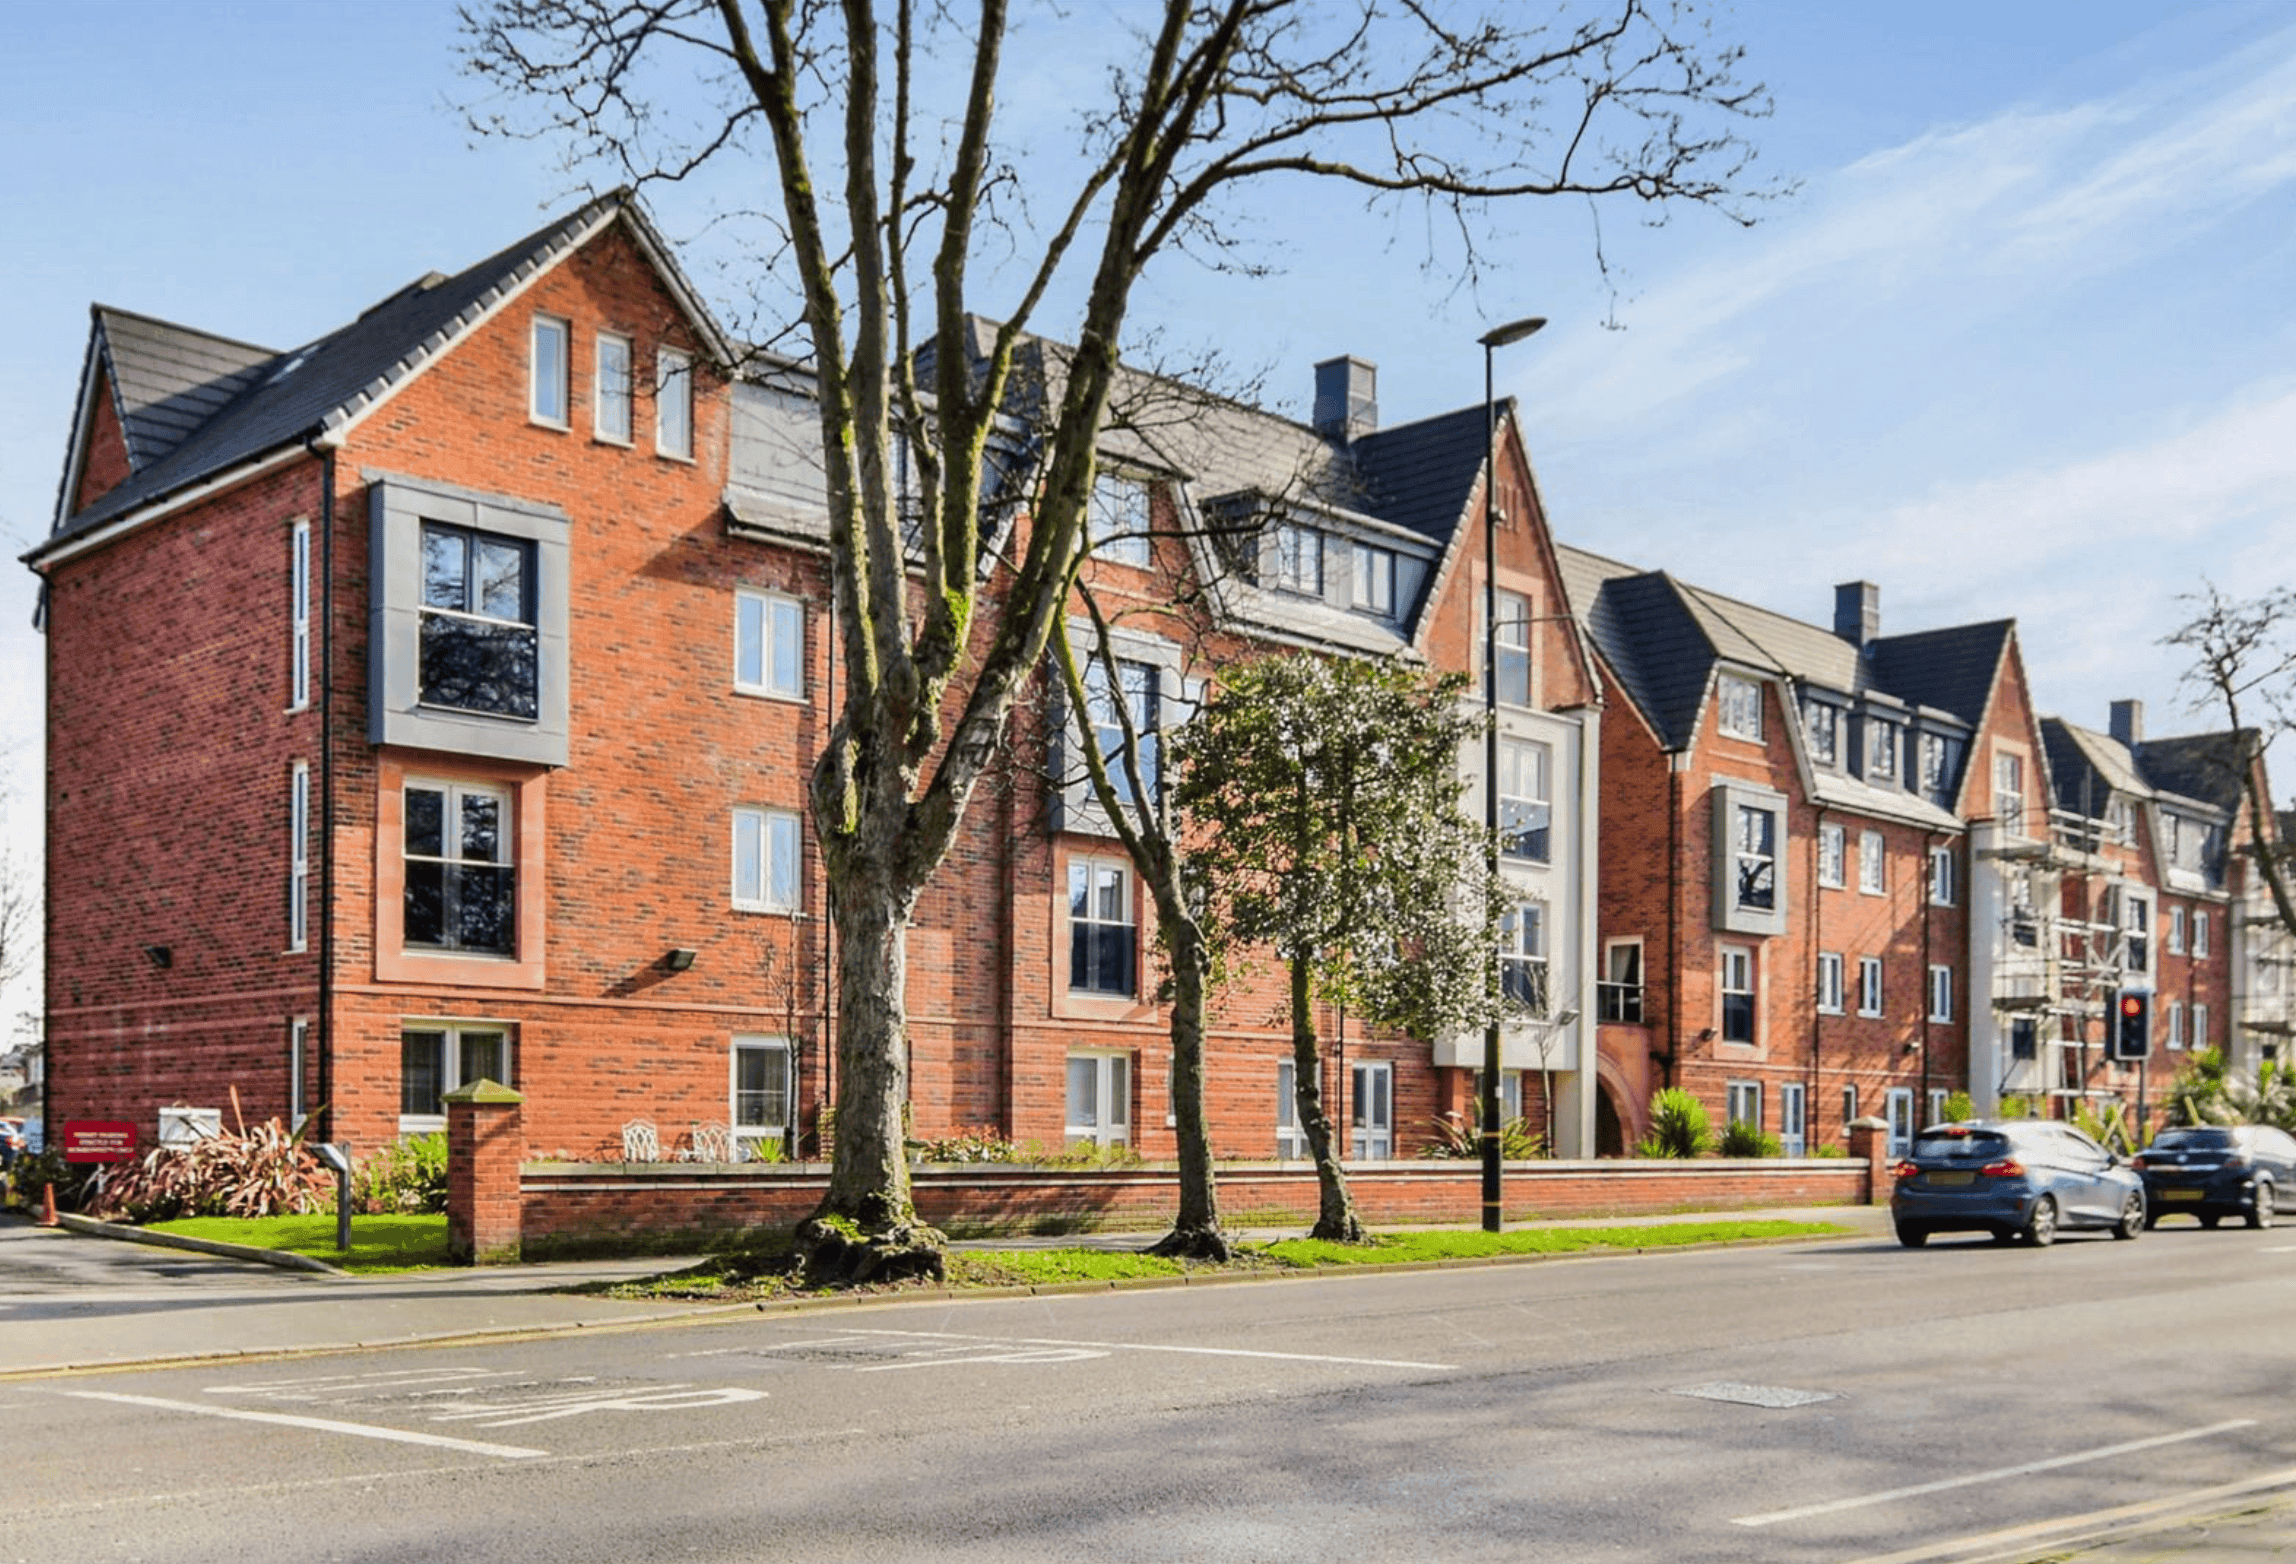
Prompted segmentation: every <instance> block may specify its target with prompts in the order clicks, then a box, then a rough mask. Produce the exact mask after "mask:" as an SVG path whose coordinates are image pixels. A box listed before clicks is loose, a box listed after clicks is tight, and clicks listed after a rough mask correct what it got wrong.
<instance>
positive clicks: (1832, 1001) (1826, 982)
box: [1818, 950, 1846, 1016]
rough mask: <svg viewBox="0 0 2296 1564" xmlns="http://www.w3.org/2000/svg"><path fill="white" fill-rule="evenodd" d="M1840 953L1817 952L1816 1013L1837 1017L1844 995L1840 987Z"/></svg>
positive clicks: (1841, 972) (1831, 951) (1841, 975)
mask: <svg viewBox="0 0 2296 1564" xmlns="http://www.w3.org/2000/svg"><path fill="white" fill-rule="evenodd" d="M1843 970H1844V969H1843V965H1842V953H1841V952H1840V951H1838V950H1821V951H1819V952H1818V1013H1819V1014H1820V1015H1829V1016H1838V1015H1840V1014H1841V1013H1842V1001H1843V1000H1844V998H1845V997H1846V994H1845V992H1844V990H1843V987H1842V977H1843Z"/></svg>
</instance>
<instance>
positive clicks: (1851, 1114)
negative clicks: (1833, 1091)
mask: <svg viewBox="0 0 2296 1564" xmlns="http://www.w3.org/2000/svg"><path fill="white" fill-rule="evenodd" d="M1857 1117H1858V1089H1857V1086H1856V1084H1855V1083H1852V1084H1850V1085H1847V1086H1844V1087H1843V1088H1842V1128H1843V1129H1848V1128H1849V1127H1850V1126H1851V1125H1852V1124H1855V1123H1856V1122H1857Z"/></svg>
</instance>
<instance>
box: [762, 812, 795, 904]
mask: <svg viewBox="0 0 2296 1564" xmlns="http://www.w3.org/2000/svg"><path fill="white" fill-rule="evenodd" d="M767 840H768V843H769V845H770V846H771V848H772V857H771V861H770V867H769V874H770V876H771V877H770V879H769V881H768V884H769V886H770V888H771V900H772V902H773V905H774V906H776V907H794V906H796V905H797V861H798V847H797V817H796V816H795V815H774V816H772V817H771V818H770V819H769V820H768V821H767Z"/></svg>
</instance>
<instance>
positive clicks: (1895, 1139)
mask: <svg viewBox="0 0 2296 1564" xmlns="http://www.w3.org/2000/svg"><path fill="white" fill-rule="evenodd" d="M1912 1150H1913V1088H1912V1087H1910V1086H1892V1087H1891V1088H1890V1089H1889V1154H1890V1155H1891V1156H1893V1157H1902V1156H1904V1155H1906V1154H1907V1153H1908V1152H1910V1151H1912Z"/></svg>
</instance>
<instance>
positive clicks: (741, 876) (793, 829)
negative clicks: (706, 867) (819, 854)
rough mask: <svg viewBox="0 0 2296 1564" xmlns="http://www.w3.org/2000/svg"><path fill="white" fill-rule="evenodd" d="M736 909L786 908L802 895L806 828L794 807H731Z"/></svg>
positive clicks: (796, 904)
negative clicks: (792, 808) (791, 808)
mask: <svg viewBox="0 0 2296 1564" xmlns="http://www.w3.org/2000/svg"><path fill="white" fill-rule="evenodd" d="M732 836H733V875H732V878H731V880H730V882H729V887H728V892H729V896H730V899H731V901H732V904H733V910H734V911H736V912H771V913H789V912H795V911H797V910H798V907H799V904H800V903H801V902H802V901H803V900H804V895H805V887H804V869H805V828H804V819H803V817H802V816H800V815H799V814H798V813H797V812H796V811H795V810H790V809H766V808H761V807H759V806H756V805H752V804H737V805H735V806H734V810H733V831H732Z"/></svg>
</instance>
